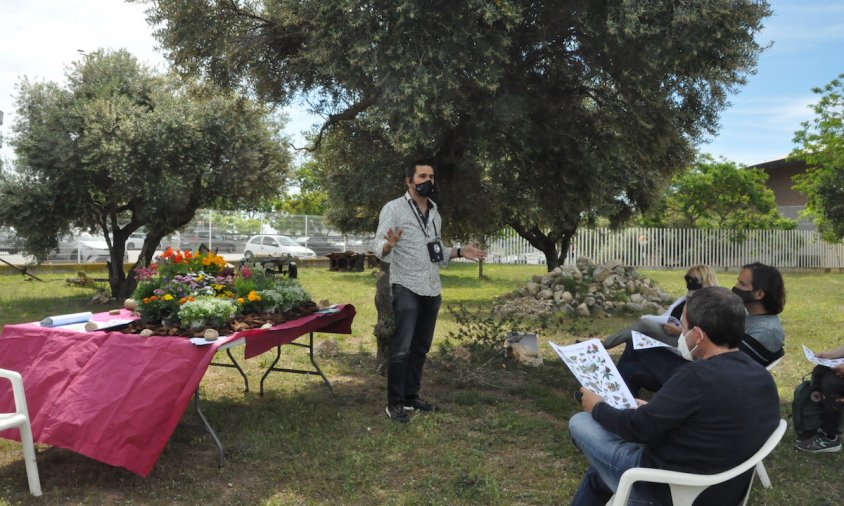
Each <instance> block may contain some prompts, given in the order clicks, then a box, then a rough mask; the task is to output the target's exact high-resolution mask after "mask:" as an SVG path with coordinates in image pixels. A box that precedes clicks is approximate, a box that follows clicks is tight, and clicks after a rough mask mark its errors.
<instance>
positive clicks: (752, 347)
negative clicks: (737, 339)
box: [739, 334, 785, 367]
mask: <svg viewBox="0 0 844 506" xmlns="http://www.w3.org/2000/svg"><path fill="white" fill-rule="evenodd" d="M739 349H740V350H741V351H743V352H745V353H747V354H748V355H749V356H750V358H752V359H753V360H755V361H757V362H759V363H760V364H762V366H763V367H767V366H768V365H769V364H770V363H771V362H773V361H774V360H776V359H778V358H780V357H782V356H783V355H785V351H784V350H783V349H782V348H780V349H779V350H777V351H770V350H769V349H768V348H765V345H763V344H762V343H760V342H759V341H757V340H756V339H755V338H754V337H753V336H751V335H750V334H745V335H744V338H743V339H742V340H741V343H739Z"/></svg>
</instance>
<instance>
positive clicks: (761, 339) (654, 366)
mask: <svg viewBox="0 0 844 506" xmlns="http://www.w3.org/2000/svg"><path fill="white" fill-rule="evenodd" d="M733 293H734V294H736V295H737V296H738V297H739V298H740V299H741V300H742V302H744V307H745V309H746V310H747V318H746V320H745V325H744V338H742V341H741V343H740V344H739V349H741V350H742V351H743V352H745V353H747V354H748V355H750V357H751V358H753V359H754V360H755V361H757V362H759V363H760V364H761V365H763V366H766V367H767V366H768V364H770V363H772V362H773V361H774V360H777V359H778V358H780V357H782V356H783V355H784V351H783V344H784V343H785V331H783V328H782V324H781V323H780V318H779V316H778V315H779V314H780V313H781V312H782V310H783V307H785V285H784V283H783V280H782V274H780V271H778V270H777V269H776V267H771V266H769V265H765V264H761V263H759V262H755V263H752V264H747V265H745V266H744V267H742V269H741V272H739V276H738V280H737V281H736V285H735V286H734V287H733ZM686 362H687V360H686V359H685V358H683V356H682V354H681V352H680V350H678V349H677V348H649V349H643V350H634V349H633V347H632V346H628V347H627V348H626V349H625V350H624V353H622V354H621V357H620V358H619V360H618V364H617V367H618V372H619V373H620V374H621V376H622V378H624V381H625V383H627V386H628V387H629V388H630V391H631V392H632V393H633V396H634V397H636V396H638V395H639V390H641V389H642V388H645V389H647V390H650V391H652V392H656V391H657V390H659V389H660V388H661V387H662V385H663V384H664V383H665V382H666V381H667V380H668V378H669V377H671V375H672V374H673V373H674V371H675V370H676V369H677V368H678V367H680V366H681V365H683V364H685V363H686Z"/></svg>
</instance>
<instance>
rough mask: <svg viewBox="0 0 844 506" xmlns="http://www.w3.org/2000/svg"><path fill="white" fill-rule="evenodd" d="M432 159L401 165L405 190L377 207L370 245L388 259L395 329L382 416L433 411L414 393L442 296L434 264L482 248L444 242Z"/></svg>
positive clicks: (478, 253) (476, 255)
mask: <svg viewBox="0 0 844 506" xmlns="http://www.w3.org/2000/svg"><path fill="white" fill-rule="evenodd" d="M435 166H436V165H435V164H434V162H433V160H419V161H416V162H413V163H412V164H410V165H409V166H408V167H407V170H406V171H405V185H407V192H406V193H405V194H404V195H403V196H401V197H399V198H397V199H395V200H391V201H390V202H387V204H386V205H385V206H384V208H383V209H381V216H380V218H379V220H378V231H377V232H376V233H375V243H374V244H373V249H374V251H375V254H376V255H377V256H378V258H380V259H381V260H382V261H384V262H387V263H389V264H390V287H391V289H392V297H393V322H394V327H395V330H394V331H393V337H392V340H391V342H390V361H389V366H388V367H389V369H388V371H387V416H389V417H390V418H391V419H392V420H395V421H397V422H409V421H410V416H409V415H408V413H407V412H408V411H415V410H418V411H434V410H436V409H437V407H436V406H435V405H434V404H431V403H429V402H426V401H424V400H423V399H421V398H420V397H419V386H420V382H421V379H422V368H423V366H424V365H425V356H426V355H427V353H428V350H429V349H430V348H431V341H432V340H433V338H434V327H435V326H436V324H437V314H438V313H439V309H440V303H441V301H442V297H441V296H440V292H441V291H442V285H441V283H440V266H442V267H447V266H448V262H449V260H451V259H452V258H468V259H470V260H481V259H483V258H486V252H485V251H483V250H480V249H478V248H475V247H474V246H464V247H462V248H453V247H452V248H445V247H443V245H442V236H441V234H442V218H440V213H439V212H437V205H436V204H435V203H434V202H433V201H432V200H430V199H429V197H431V196H433V195H434V191H435V185H434V174H435Z"/></svg>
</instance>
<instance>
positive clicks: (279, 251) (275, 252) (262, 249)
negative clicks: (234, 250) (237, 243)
mask: <svg viewBox="0 0 844 506" xmlns="http://www.w3.org/2000/svg"><path fill="white" fill-rule="evenodd" d="M284 255H291V256H294V257H298V258H314V257H316V253H314V251H313V250H312V249H309V248H306V247H304V246H300V245H299V244H298V243H297V242H296V241H294V240H293V239H291V238H289V237H287V236H286V235H255V236H252V237H250V238H249V240H248V241H246V246H244V248H243V258H252V257H260V256H265V257H266V256H275V257H278V256H284Z"/></svg>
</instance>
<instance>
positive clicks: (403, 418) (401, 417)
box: [387, 404, 410, 423]
mask: <svg viewBox="0 0 844 506" xmlns="http://www.w3.org/2000/svg"><path fill="white" fill-rule="evenodd" d="M387 416H388V417H389V418H390V420H392V421H394V422H400V423H407V422H409V421H410V415H408V414H407V411H405V410H404V406H402V405H401V404H390V405H389V406H387Z"/></svg>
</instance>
